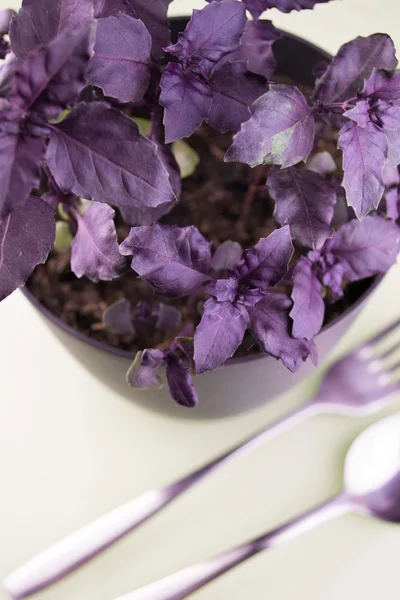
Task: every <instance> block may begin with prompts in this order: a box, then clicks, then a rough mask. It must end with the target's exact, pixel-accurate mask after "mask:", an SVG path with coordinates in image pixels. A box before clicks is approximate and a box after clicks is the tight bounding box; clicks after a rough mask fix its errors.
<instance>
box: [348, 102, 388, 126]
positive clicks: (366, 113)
mask: <svg viewBox="0 0 400 600" xmlns="http://www.w3.org/2000/svg"><path fill="white" fill-rule="evenodd" d="M344 116H345V117H347V118H348V119H352V121H355V123H357V125H359V126H360V127H366V126H367V125H368V123H373V124H374V125H376V126H377V127H379V128H381V129H383V130H385V131H386V130H387V129H395V130H396V129H398V128H399V127H400V106H397V105H395V104H392V103H389V102H386V100H380V99H379V98H378V99H373V98H363V99H362V100H360V101H359V102H357V104H356V105H355V107H354V108H352V109H350V110H348V111H346V112H345V113H344Z"/></svg>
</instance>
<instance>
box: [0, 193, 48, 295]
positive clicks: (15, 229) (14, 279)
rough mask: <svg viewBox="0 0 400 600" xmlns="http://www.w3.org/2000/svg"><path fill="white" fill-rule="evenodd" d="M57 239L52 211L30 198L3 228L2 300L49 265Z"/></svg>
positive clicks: (0, 257)
mask: <svg viewBox="0 0 400 600" xmlns="http://www.w3.org/2000/svg"><path fill="white" fill-rule="evenodd" d="M55 239H56V224H55V220H54V212H53V210H52V208H51V207H50V206H49V205H48V204H47V203H46V202H43V200H41V199H40V198H37V197H36V196H29V198H28V199H27V201H26V202H25V206H24V207H23V208H18V209H16V210H14V212H13V213H12V214H11V215H9V216H8V217H7V218H6V219H4V221H3V222H2V223H1V224H0V300H4V298H6V297H7V296H9V295H10V294H11V293H12V292H13V291H14V290H16V289H17V288H18V287H21V286H22V285H24V284H25V282H26V280H27V279H28V277H29V276H30V275H31V273H32V271H33V269H34V268H35V267H36V265H38V264H42V263H44V262H45V261H46V259H47V256H48V254H49V252H50V250H51V247H52V245H53V244H54V242H55Z"/></svg>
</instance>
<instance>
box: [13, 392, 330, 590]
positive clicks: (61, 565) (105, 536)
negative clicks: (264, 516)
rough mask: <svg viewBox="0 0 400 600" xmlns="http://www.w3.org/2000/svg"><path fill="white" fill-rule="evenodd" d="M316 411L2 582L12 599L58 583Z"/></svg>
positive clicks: (264, 433) (106, 519) (270, 430)
mask: <svg viewBox="0 0 400 600" xmlns="http://www.w3.org/2000/svg"><path fill="white" fill-rule="evenodd" d="M318 410H319V407H318V405H315V404H313V403H308V404H305V405H303V406H301V407H300V408H297V409H295V410H294V411H293V412H292V413H290V414H289V415H287V416H285V417H284V418H283V419H280V420H279V421H276V422H275V423H272V424H271V425H269V426H268V427H266V428H264V429H263V430H261V431H259V432H258V433H257V434H255V435H253V436H251V437H250V438H248V439H247V440H245V441H244V442H242V443H241V444H238V445H237V446H235V447H234V448H232V449H230V450H229V451H228V452H225V453H224V454H223V455H221V456H219V457H218V458H216V459H215V460H212V461H211V462H209V463H208V464H206V465H205V466H203V467H201V468H200V469H198V470H196V471H193V472H192V473H190V474H189V475H187V476H186V477H184V478H183V479H181V480H179V481H177V482H175V483H173V484H172V485H169V486H167V487H165V488H162V489H160V490H155V491H150V492H146V493H145V494H143V495H141V496H139V497H138V498H135V499H134V500H132V501H131V502H128V503H127V504H125V505H123V506H121V507H120V508H117V509H115V510H113V511H112V512H110V513H108V514H106V515H104V516H102V517H100V518H99V519H98V520H96V521H93V522H92V523H90V524H88V525H86V526H85V527H83V528H82V529H80V530H78V531H76V532H75V533H73V534H71V535H69V536H68V537H66V538H64V539H62V540H60V541H59V542H57V543H56V544H54V545H53V546H51V547H50V548H48V549H47V550H45V551H44V552H42V553H41V554H39V555H37V556H36V557H35V558H33V559H32V560H30V561H28V562H27V563H26V564H25V565H22V566H21V567H20V568H19V569H17V570H16V571H14V572H13V573H11V574H10V575H9V576H8V577H7V578H6V579H5V581H4V582H3V586H4V587H5V589H6V590H7V591H8V592H9V594H10V596H11V597H12V598H13V599H14V600H21V599H22V598H26V597H27V596H30V595H31V594H34V593H36V592H39V591H40V590H42V589H44V588H46V587H48V586H49V585H51V584H53V583H55V582H57V581H59V580H60V579H62V578H63V577H64V576H66V575H68V574H69V573H71V572H72V571H74V570H75V569H77V568H79V567H80V566H81V565H83V564H84V563H85V562H87V561H88V560H90V559H91V558H93V557H94V556H96V555H97V554H99V553H100V552H102V551H103V550H105V549H106V548H108V547H110V546H111V545H112V544H113V543H114V542H117V541H118V540H120V539H121V538H122V537H124V536H125V535H126V534H128V533H129V532H131V531H132V530H134V529H135V528H136V527H138V526H139V525H140V524H141V523H143V522H144V521H146V520H147V519H149V518H150V517H152V516H153V515H155V514H156V513H158V512H159V511H160V510H161V509H162V508H163V507H165V506H167V505H168V504H170V503H171V502H172V501H173V500H174V499H175V498H177V497H178V496H181V495H182V494H183V493H184V492H185V491H186V490H188V489H189V488H191V487H192V486H193V485H195V484H196V483H198V482H199V481H201V480H202V479H204V478H205V477H207V476H208V475H209V474H210V473H212V472H213V471H215V470H216V469H217V468H218V467H220V466H222V465H225V464H226V463H227V462H229V461H231V460H233V459H234V458H236V457H237V456H239V455H242V454H246V453H248V452H250V451H252V450H253V449H255V448H256V447H258V446H260V445H261V444H263V443H264V442H266V441H267V440H268V439H271V438H272V437H275V436H277V435H278V434H279V433H281V432H282V431H284V430H286V429H288V428H289V427H291V426H293V425H295V424H297V423H298V422H299V421H301V420H303V419H305V418H306V417H308V416H310V414H312V413H315V412H318Z"/></svg>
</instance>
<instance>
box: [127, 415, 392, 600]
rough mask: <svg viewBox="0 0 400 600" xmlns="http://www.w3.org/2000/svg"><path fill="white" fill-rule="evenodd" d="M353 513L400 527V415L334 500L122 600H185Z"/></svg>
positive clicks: (379, 428)
mask: <svg viewBox="0 0 400 600" xmlns="http://www.w3.org/2000/svg"><path fill="white" fill-rule="evenodd" d="M350 511H355V512H362V513H364V514H369V515H372V516H374V517H376V518H378V519H382V520H384V521H390V522H393V523H399V522H400V413H399V414H396V415H394V416H392V417H389V418H387V419H383V420H381V421H378V422H377V423H375V424H374V425H371V426H370V427H368V429H366V430H365V431H364V432H363V433H361V434H360V435H359V436H358V438H357V439H356V440H355V442H354V443H353V444H352V446H351V448H350V450H349V452H348V453H347V457H346V463H345V470H344V488H343V490H342V491H341V492H340V493H339V494H338V495H337V496H335V497H334V498H331V499H330V500H328V501H327V502H325V503H324V504H321V505H320V506H318V507H316V508H314V509H312V510H310V511H309V512H307V513H304V514H303V515H301V516H299V517H297V518H296V519H293V520H292V521H290V522H289V523H286V524H284V525H281V526H280V527H278V528H277V529H274V530H273V531H270V532H269V533H267V534H265V535H262V536H260V537H259V538H256V539H254V540H252V541H251V542H248V543H247V544H244V545H243V546H239V547H238V548H235V549H234V550H230V551H228V552H225V553H224V554H221V555H219V556H217V557H215V558H213V559H210V560H208V561H205V562H202V563H198V564H197V565H193V566H192V567H188V568H187V569H184V570H183V571H180V572H178V573H176V574H175V575H171V576H170V577H166V578H165V579H162V580H161V581H158V582H156V583H152V584H150V585H148V586H146V587H144V588H141V589H139V590H136V591H134V592H131V593H129V594H125V595H124V596H121V597H119V598H118V599H117V600H182V599H183V598H186V597H187V596H188V595H189V594H191V593H192V592H195V591H196V590H198V589H200V588H201V587H203V586H204V585H206V584H207V583H209V582H210V581H212V580H213V579H216V578H217V577H219V576H220V575H222V574H223V573H226V572H227V571H230V570H231V569H233V568H234V567H236V566H237V565H239V564H241V563H242V562H244V561H245V560H247V559H249V558H251V557H252V556H254V555H255V554H258V553H259V552H261V551H262V550H266V549H267V548H273V547H274V546H277V545H278V544H280V543H282V542H286V541H288V540H290V539H292V538H294V537H296V536H298V535H299V534H300V533H304V532H306V531H308V530H309V529H311V528H313V527H315V526H316V525H318V524H320V523H322V522H324V521H327V520H328V519H330V518H332V517H335V516H338V515H340V514H344V513H346V512H350Z"/></svg>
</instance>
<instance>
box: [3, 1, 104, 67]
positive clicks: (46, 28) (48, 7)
mask: <svg viewBox="0 0 400 600" xmlns="http://www.w3.org/2000/svg"><path fill="white" fill-rule="evenodd" d="M92 22H93V6H92V0H24V1H23V3H22V8H21V9H20V11H19V12H18V14H17V16H16V18H15V19H13V21H12V23H11V29H10V36H11V46H12V50H13V52H14V54H16V55H17V57H18V58H19V59H20V60H24V59H25V58H26V57H27V55H28V54H29V52H31V51H32V50H35V49H36V48H39V47H40V46H45V45H47V44H48V43H49V42H50V41H51V40H53V39H54V38H56V37H58V36H59V35H60V34H62V33H64V32H65V31H74V32H78V31H79V30H80V29H85V30H86V29H87V26H88V25H89V24H90V23H92Z"/></svg>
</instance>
